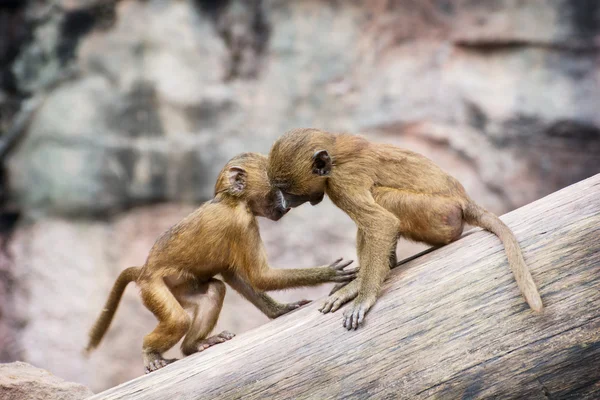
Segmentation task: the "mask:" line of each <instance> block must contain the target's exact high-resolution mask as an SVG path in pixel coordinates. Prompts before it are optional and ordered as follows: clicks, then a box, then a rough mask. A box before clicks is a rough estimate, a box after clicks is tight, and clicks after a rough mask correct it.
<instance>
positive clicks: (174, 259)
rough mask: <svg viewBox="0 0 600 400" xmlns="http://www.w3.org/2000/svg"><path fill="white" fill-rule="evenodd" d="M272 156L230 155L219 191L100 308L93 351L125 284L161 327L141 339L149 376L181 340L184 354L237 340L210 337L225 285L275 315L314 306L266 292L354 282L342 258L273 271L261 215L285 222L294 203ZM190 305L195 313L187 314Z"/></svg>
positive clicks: (124, 277) (120, 281)
mask: <svg viewBox="0 0 600 400" xmlns="http://www.w3.org/2000/svg"><path fill="white" fill-rule="evenodd" d="M266 168H267V158H266V156H264V155H261V154H256V153H244V154H241V155H238V156H236V157H234V158H233V159H231V160H230V161H229V162H228V163H227V165H226V166H225V167H224V168H223V170H222V171H221V173H220V174H219V176H218V178H217V183H216V185H215V196H214V198H213V199H212V200H210V201H208V202H206V203H204V204H203V205H202V206H200V207H199V208H198V209H197V210H195V211H194V212H192V213H191V214H190V215H188V216H187V217H186V218H184V219H183V220H182V221H181V222H179V223H178V224H176V225H175V226H173V227H172V228H171V229H169V230H168V231H167V232H165V233H164V234H163V235H162V236H160V237H159V238H158V240H157V241H156V243H155V244H154V246H153V247H152V249H151V250H150V253H149V255H148V258H147V260H146V262H145V264H144V265H143V266H142V267H130V268H127V269H125V270H124V271H123V272H122V273H121V274H120V275H119V277H118V278H117V280H116V282H115V284H114V286H113V288H112V291H111V293H110V295H109V297H108V300H107V302H106V304H105V306H104V309H103V311H102V313H101V314H100V316H99V318H98V320H97V321H96V323H95V324H94V326H93V328H92V329H91V331H90V334H89V344H88V346H87V351H91V350H93V349H94V348H95V347H97V346H98V344H99V343H100V341H101V339H102V337H103V336H104V334H105V333H106V331H107V330H108V328H109V325H110V323H111V321H112V318H113V316H114V314H115V312H116V309H117V306H118V304H119V301H120V299H121V296H122V295H123V292H124V290H125V287H126V286H127V284H129V283H130V282H136V283H137V285H138V286H139V289H140V291H141V298H142V301H143V303H144V305H145V306H146V307H147V308H148V310H150V311H151V312H152V313H153V314H154V316H155V317H156V318H157V319H158V326H157V327H156V328H155V329H154V330H153V331H152V332H151V333H150V334H148V335H147V336H145V337H144V342H143V358H144V365H145V369H146V373H148V372H151V371H154V370H157V369H159V368H162V367H164V366H165V365H167V364H169V363H171V362H173V361H175V360H173V359H165V358H164V357H163V353H164V352H165V351H167V350H168V349H170V348H171V347H173V346H174V345H175V344H176V343H177V342H178V341H179V340H180V339H181V338H182V337H184V336H185V338H184V339H183V343H182V345H181V351H182V353H183V354H184V355H189V354H192V353H195V352H199V351H203V350H205V349H206V348H208V347H210V346H212V345H214V344H217V343H221V342H224V341H226V340H229V339H231V338H232V337H233V336H234V335H233V334H231V333H229V332H227V331H225V332H221V333H220V334H218V335H215V336H212V337H207V336H208V334H209V333H210V332H211V330H212V329H213V327H214V326H215V324H216V322H217V318H218V317H219V313H220V311H221V307H222V306H223V298H224V296H225V284H224V283H223V281H221V280H219V279H217V278H215V275H217V274H221V276H222V277H223V280H224V281H225V282H226V283H228V284H229V285H230V286H231V287H232V288H233V289H235V290H236V291H238V292H239V293H240V294H241V295H242V296H244V297H245V298H246V299H247V300H249V301H250V302H251V303H252V304H254V305H255V306H256V307H257V308H259V309H260V310H261V311H262V312H263V313H264V314H266V315H267V316H268V317H269V318H276V317H278V316H280V315H283V314H285V313H287V312H289V311H291V310H294V309H296V308H298V307H299V306H301V305H303V304H306V303H308V301H306V300H302V301H299V302H296V303H291V304H280V303H278V302H277V301H275V300H274V299H273V298H271V297H270V296H268V295H267V294H266V293H264V292H263V291H267V290H278V289H286V288H294V287H300V286H311V285H318V284H321V283H326V282H348V281H350V280H352V279H354V278H355V277H356V273H357V269H349V270H344V268H345V267H346V266H348V265H349V264H350V263H351V262H352V261H349V262H342V259H338V260H336V261H334V262H333V263H331V264H329V265H328V266H322V267H317V268H306V269H274V268H271V267H270V266H269V264H268V262H267V256H266V252H265V249H264V246H263V243H262V240H261V237H260V233H259V226H258V222H257V219H256V216H262V217H266V218H269V219H271V220H275V221H277V220H279V219H280V218H281V217H282V216H283V215H285V213H287V212H288V211H289V208H288V207H287V206H286V205H285V201H284V200H283V198H282V196H281V193H280V192H279V191H277V190H272V189H271V186H270V185H269V181H268V178H267V173H266ZM186 309H187V310H189V311H191V312H192V317H191V318H190V316H189V315H188V313H187V312H186Z"/></svg>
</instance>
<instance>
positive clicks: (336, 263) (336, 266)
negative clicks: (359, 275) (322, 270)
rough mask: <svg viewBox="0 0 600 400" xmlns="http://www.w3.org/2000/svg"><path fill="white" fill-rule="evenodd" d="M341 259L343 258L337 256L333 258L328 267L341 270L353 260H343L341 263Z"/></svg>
mask: <svg viewBox="0 0 600 400" xmlns="http://www.w3.org/2000/svg"><path fill="white" fill-rule="evenodd" d="M342 260H343V258H338V259H337V260H335V261H334V262H332V263H331V264H329V267H330V268H334V269H336V270H343V269H344V268H346V267H347V266H348V265H350V264H352V263H353V262H354V260H350V261H345V262H343V263H341V262H342ZM340 263H341V264H340Z"/></svg>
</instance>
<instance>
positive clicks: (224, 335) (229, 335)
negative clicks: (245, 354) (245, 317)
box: [217, 331, 235, 340]
mask: <svg viewBox="0 0 600 400" xmlns="http://www.w3.org/2000/svg"><path fill="white" fill-rule="evenodd" d="M217 336H219V337H221V338H223V339H225V340H230V339H233V338H234V337H235V333H231V332H229V331H223V332H221V333H219V334H218V335H217Z"/></svg>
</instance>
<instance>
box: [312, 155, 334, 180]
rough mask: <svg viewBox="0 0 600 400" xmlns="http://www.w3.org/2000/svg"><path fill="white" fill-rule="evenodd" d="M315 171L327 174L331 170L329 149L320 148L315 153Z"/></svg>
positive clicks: (321, 174)
mask: <svg viewBox="0 0 600 400" xmlns="http://www.w3.org/2000/svg"><path fill="white" fill-rule="evenodd" d="M312 159H313V173H314V174H317V175H319V176H327V175H329V173H330V172H331V157H329V153H328V152H327V150H319V151H317V152H316V153H315V154H313V157H312Z"/></svg>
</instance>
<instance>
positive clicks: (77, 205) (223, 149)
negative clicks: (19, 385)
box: [0, 0, 600, 390]
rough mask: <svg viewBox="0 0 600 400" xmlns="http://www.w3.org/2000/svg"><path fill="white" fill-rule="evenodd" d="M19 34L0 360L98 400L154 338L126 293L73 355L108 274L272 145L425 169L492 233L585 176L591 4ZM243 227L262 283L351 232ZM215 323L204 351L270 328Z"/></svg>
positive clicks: (590, 134) (213, 14)
mask: <svg viewBox="0 0 600 400" xmlns="http://www.w3.org/2000/svg"><path fill="white" fill-rule="evenodd" d="M19 13H20V14H19V15H22V17H21V18H24V23H27V24H29V25H26V26H30V27H31V29H30V32H31V34H25V33H23V29H17V28H14V29H13V30H12V31H11V32H12V35H13V36H12V37H15V38H20V39H19V40H21V45H20V47H19V51H18V52H17V51H15V50H14V49H13V50H11V52H10V54H12V56H11V57H9V56H8V55H7V56H5V55H4V54H8V52H5V53H2V54H0V55H1V56H2V57H0V62H1V63H2V64H1V65H9V67H10V68H9V69H7V70H6V73H4V74H3V75H2V81H0V83H1V85H0V105H1V104H4V100H3V99H12V100H11V101H13V102H14V101H17V100H18V99H19V98H20V97H19V96H28V95H31V96H33V97H39V98H40V99H42V100H41V105H40V106H39V108H38V110H37V111H36V112H35V113H34V114H33V116H32V118H31V120H30V121H29V125H28V126H27V127H26V129H25V131H24V132H23V135H22V140H21V141H20V143H19V145H18V146H17V147H15V148H14V150H13V151H12V153H11V154H10V157H9V158H8V159H7V163H6V176H7V182H8V187H7V197H8V199H9V201H10V202H12V204H13V205H14V206H16V207H18V209H19V210H20V211H21V213H22V214H23V215H24V217H25V218H23V219H22V221H21V222H20V224H19V225H18V227H17V229H16V231H15V232H14V234H13V236H12V239H11V241H10V246H9V250H10V255H11V260H12V261H10V262H8V261H7V263H6V266H5V265H4V264H3V265H2V269H1V272H2V275H1V277H2V281H3V282H4V283H5V285H4V286H5V287H10V291H8V290H3V291H2V293H0V295H1V296H2V299H4V298H7V299H10V309H11V310H13V309H14V311H11V312H10V313H6V314H5V313H3V315H0V344H3V343H8V342H10V343H12V342H14V340H13V339H6V338H3V337H2V335H3V334H2V332H8V330H6V329H4V328H3V327H4V326H9V327H10V330H11V332H13V331H15V330H16V331H17V332H18V334H17V335H15V334H14V333H10V335H11V336H10V337H11V338H13V337H17V338H18V343H16V344H15V343H13V344H11V348H13V347H14V348H15V349H18V351H12V352H7V350H6V349H0V355H3V357H5V358H8V359H14V357H15V354H17V355H18V357H19V358H22V359H25V360H28V361H31V362H33V363H34V364H36V365H40V366H42V367H44V368H48V369H50V370H52V371H53V372H55V373H57V374H58V375H60V376H61V377H64V378H67V379H70V380H75V381H78V382H82V383H85V384H87V385H89V386H90V387H92V389H94V390H101V389H104V388H106V387H108V386H113V385H115V384H117V383H120V382H122V381H124V380H126V379H130V378H133V377H135V376H138V375H139V374H141V373H142V367H141V358H140V348H141V340H142V337H143V335H144V334H145V333H147V332H148V331H149V330H150V329H152V327H153V324H154V319H153V317H152V316H151V315H150V314H149V313H148V312H147V311H146V310H145V309H144V308H143V307H142V306H141V305H140V302H139V299H138V298H137V296H136V293H135V290H134V289H128V291H127V292H126V296H125V298H124V301H123V304H122V305H121V308H120V309H119V311H118V312H117V316H116V319H115V322H114V325H113V326H112V328H111V330H110V331H109V334H108V336H107V338H106V341H105V342H104V343H103V344H102V345H101V346H100V348H99V349H98V350H97V351H96V353H94V354H93V355H92V356H91V358H90V359H89V360H86V359H84V358H82V356H81V355H80V350H81V348H82V347H83V346H84V342H85V336H86V332H87V329H88V328H89V326H90V325H91V323H92V321H93V319H94V318H95V317H96V315H97V313H98V312H99V310H100V307H101V306H102V303H103V301H104V299H105V296H106V295H107V294H108V291H109V288H110V286H111V285H112V283H113V281H114V279H115V278H116V276H117V275H118V273H119V271H120V270H121V269H123V268H125V267H127V266H129V265H139V264H142V263H143V262H144V258H145V256H146V254H147V252H148V250H149V248H150V247H151V245H152V243H153V242H154V240H155V238H156V237H157V236H158V235H159V234H160V233H161V232H162V231H164V230H165V229H167V228H168V227H169V226H170V225H172V224H174V223H175V222H177V221H178V220H179V219H180V218H181V217H183V216H184V215H185V214H186V213H187V212H189V211H190V210H191V209H192V208H193V207H192V206H183V205H178V204H195V203H198V202H200V201H204V200H206V199H208V198H210V197H211V196H212V190H213V185H214V181H215V178H216V175H217V173H218V171H219V170H220V169H221V167H222V166H223V165H224V163H225V162H226V161H227V160H228V159H229V158H231V157H232V156H233V155H235V154H237V153H239V152H242V151H260V152H264V153H266V152H268V150H269V147H270V144H271V143H272V142H273V140H274V139H275V138H276V137H278V136H279V135H280V134H282V133H283V132H284V131H286V130H288V129H290V128H297V127H308V126H311V127H320V128H324V129H330V130H334V131H349V132H354V133H362V134H364V135H365V136H367V137H368V138H370V139H372V140H375V141H383V142H388V143H393V144H397V145H400V146H404V147H408V148H410V149H412V150H414V151H417V152H421V153H423V154H425V155H427V156H428V157H430V158H432V159H433V160H434V161H435V162H437V163H438V164H440V165H441V166H442V167H443V168H444V169H446V170H448V171H450V172H451V173H452V174H453V175H455V176H456V177H457V178H459V180H460V181H461V182H463V184H464V185H465V187H466V189H467V191H468V192H469V194H470V195H471V197H473V198H474V199H475V200H476V201H478V202H480V203H481V204H482V205H484V206H486V207H487V208H489V209H490V210H492V211H494V212H496V213H499V214H501V213H504V212H506V211H508V210H511V209H513V208H515V207H518V206H520V205H523V204H525V203H527V202H530V201H532V200H535V199H537V198H539V197H542V196H544V195H546V194H548V193H550V192H553V191H555V190H557V189H560V188H562V187H564V186H566V185H568V184H571V183H573V182H576V181H578V180H581V179H583V178H585V177H588V176H590V175H593V174H594V173H597V172H599V171H600V114H599V113H598V112H597V110H598V109H599V107H600V22H599V21H600V4H598V3H597V2H596V1H577V2H575V1H567V0H556V1H550V2H544V3H543V4H537V3H536V4H535V5H533V4H530V3H529V2H523V1H512V0H500V1H470V0H458V1H442V0H424V1H416V0H402V1H396V0H374V1H365V2H350V1H343V2H341V1H314V0H300V1H293V2H285V1H277V0H262V1H261V0H252V1H242V0H229V1H221V2H214V1H206V0H181V1H166V0H165V1H161V0H148V1H140V0H120V1H100V0H50V1H37V0H31V1H29V2H28V3H27V6H26V7H25V9H21V10H20V11H19ZM0 14H1V13H0ZM0 17H2V15H0ZM11 18H12V19H2V20H3V21H4V20H10V21H13V19H14V18H17V17H14V16H12V17H11ZM21 22H22V21H21ZM18 23H19V21H17V22H14V21H13V22H11V25H10V26H14V27H18V26H20V25H19V24H18ZM5 26H6V27H8V26H9V25H5ZM3 29H4V28H3ZM7 29H8V28H7ZM13 42H14V43H16V42H15V40H13ZM14 43H12V44H11V46H12V47H15V46H16V45H15V44H14ZM0 44H2V43H0ZM12 47H11V48H12ZM0 50H2V49H1V48H0ZM15 99H17V100H15ZM11 104H12V103H11ZM0 129H2V128H1V127H0ZM159 202H160V203H170V204H166V205H158V206H157V205H152V204H155V203H159ZM261 226H262V228H263V237H264V240H265V242H266V246H267V250H268V254H269V257H270V261H271V262H272V264H273V265H274V266H278V267H301V266H311V265H317V264H324V263H328V262H330V261H331V260H332V259H334V258H336V257H338V256H345V257H351V258H355V254H354V240H355V239H354V235H355V228H354V225H353V223H352V222H351V221H350V220H349V219H348V217H347V216H346V215H344V214H343V213H341V212H340V211H339V210H337V209H335V207H333V206H332V205H331V204H330V203H327V204H324V205H320V206H319V207H315V208H311V207H309V206H304V207H301V208H299V209H298V210H294V211H293V212H291V213H290V214H288V215H287V216H286V217H285V218H284V219H283V220H282V221H281V222H279V223H277V224H275V223H269V222H264V221H263V222H262V223H261ZM419 248H422V247H418V246H413V245H409V244H406V243H405V242H402V243H401V244H400V256H402V255H407V254H409V253H410V252H411V251H415V250H416V249H419ZM7 282H9V283H10V285H9V284H8V283H7ZM2 287H3V286H2V285H0V289H1V288H2ZM326 293H327V288H318V289H312V290H304V291H290V292H286V293H282V294H281V295H280V298H282V299H287V300H293V299H294V300H297V299H299V298H301V297H309V298H314V297H315V296H320V295H324V294H326ZM226 301H227V303H226V305H225V307H224V311H223V315H222V318H221V320H220V322H219V326H218V327H217V329H221V328H223V329H230V330H232V331H234V332H236V333H239V332H242V331H244V330H247V329H249V328H251V327H254V326H257V325H258V324H261V323H263V322H264V321H266V318H265V317H263V316H261V315H260V314H259V313H258V311H256V310H255V309H254V308H253V307H252V306H250V305H247V304H246V303H245V302H244V301H242V300H240V298H239V297H237V296H236V295H235V294H233V293H232V291H231V290H229V292H228V296H227V300H226ZM7 303H8V302H7ZM8 318H10V321H7V319H8ZM7 335H8V334H6V335H5V336H7ZM7 337H8V336H7ZM5 347H8V345H5ZM9 353H10V354H9ZM4 354H6V356H4Z"/></svg>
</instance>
